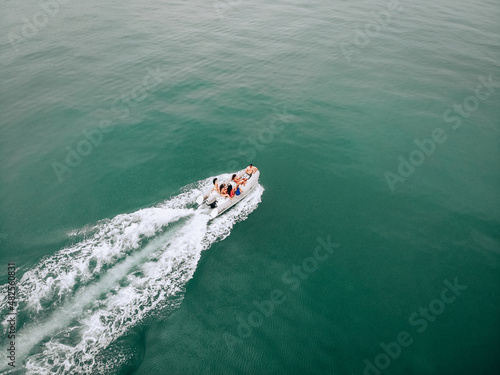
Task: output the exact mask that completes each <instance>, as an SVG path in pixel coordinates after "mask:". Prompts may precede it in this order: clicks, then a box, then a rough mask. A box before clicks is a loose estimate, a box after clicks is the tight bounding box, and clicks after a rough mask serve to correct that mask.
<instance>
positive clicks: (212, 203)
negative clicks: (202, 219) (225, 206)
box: [206, 196, 217, 208]
mask: <svg viewBox="0 0 500 375" xmlns="http://www.w3.org/2000/svg"><path fill="white" fill-rule="evenodd" d="M206 203H207V206H209V207H210V208H215V207H217V197H214V196H211V197H209V198H208V199H207V201H206Z"/></svg>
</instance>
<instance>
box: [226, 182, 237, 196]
mask: <svg viewBox="0 0 500 375" xmlns="http://www.w3.org/2000/svg"><path fill="white" fill-rule="evenodd" d="M235 191H236V189H233V185H229V186H228V187H227V194H228V195H229V198H232V197H234V193H235Z"/></svg>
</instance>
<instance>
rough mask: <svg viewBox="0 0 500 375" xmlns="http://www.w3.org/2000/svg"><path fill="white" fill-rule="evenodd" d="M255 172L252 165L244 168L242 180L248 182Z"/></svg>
mask: <svg viewBox="0 0 500 375" xmlns="http://www.w3.org/2000/svg"><path fill="white" fill-rule="evenodd" d="M255 172H257V167H254V166H253V165H252V164H250V165H249V166H248V167H246V169H245V174H244V175H243V177H242V179H244V180H245V181H248V180H249V179H250V177H252V175H253V174H254V173H255Z"/></svg>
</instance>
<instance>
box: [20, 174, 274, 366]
mask: <svg viewBox="0 0 500 375" xmlns="http://www.w3.org/2000/svg"><path fill="white" fill-rule="evenodd" d="M210 180H211V179H207V180H204V181H201V182H199V183H198V184H197V185H196V186H194V187H191V188H187V189H186V191H185V192H184V193H182V194H180V195H178V196H176V197H173V198H171V199H169V200H168V201H166V202H163V203H162V204H160V205H158V207H155V208H147V209H143V210H139V211H137V212H134V213H132V214H125V215H118V216H117V217H115V218H114V219H111V220H105V221H102V222H100V223H98V225H96V226H95V228H94V234H93V235H92V236H91V237H89V238H87V239H85V240H83V241H82V242H80V243H78V244H75V245H74V246H72V247H71V248H68V249H63V250H61V251H59V252H58V253H56V254H54V255H53V256H51V257H48V258H46V259H44V260H43V261H41V262H40V263H39V264H38V265H37V266H35V267H34V268H33V269H32V270H30V271H28V272H26V273H25V274H24V276H23V277H22V279H21V280H20V283H19V291H20V293H19V295H20V299H21V300H22V301H23V303H24V304H25V305H24V307H23V309H24V311H28V312H29V313H30V314H32V317H33V321H32V323H30V324H28V325H26V326H25V327H23V329H22V330H20V331H19V332H18V335H19V338H20V339H19V343H18V345H17V346H18V348H19V350H21V351H18V353H17V355H18V360H22V359H26V370H27V373H29V374H48V373H51V374H67V373H82V374H91V373H99V374H104V373H108V372H110V371H111V370H110V369H109V368H107V367H106V366H107V365H105V364H103V363H98V362H96V356H97V354H99V353H100V352H102V351H103V350H104V349H105V348H107V347H108V346H109V345H110V344H111V343H112V342H113V341H115V340H116V339H117V338H119V337H121V336H123V335H124V334H125V333H126V332H127V331H128V330H130V328H131V327H133V326H135V325H137V323H139V322H140V321H142V320H143V319H144V318H145V317H147V316H148V315H150V314H154V313H155V312H156V311H158V310H159V309H161V308H164V307H166V306H171V307H175V306H177V305H178V304H179V303H180V301H181V300H182V294H183V292H184V288H185V285H186V283H187V281H188V280H189V279H191V278H192V276H193V274H194V272H195V270H196V266H197V263H198V260H199V258H200V256H201V252H202V251H203V250H204V249H207V248H208V247H210V246H211V244H212V243H214V242H215V241H218V240H220V239H224V238H226V237H227V236H228V235H229V234H230V232H231V228H232V227H233V225H234V224H235V223H236V222H238V221H241V220H244V219H245V218H246V217H247V216H248V214H249V213H250V212H252V211H253V210H254V209H255V208H256V207H257V205H258V204H259V202H260V198H261V195H262V193H263V191H264V189H263V188H262V187H261V186H257V187H256V188H255V190H254V191H253V192H252V193H251V194H250V195H249V196H248V197H246V198H245V199H244V200H242V201H241V202H239V203H238V204H237V205H236V206H234V207H233V208H232V209H231V210H229V211H227V212H226V213H224V214H223V215H221V216H220V217H217V218H216V219H214V220H212V221H210V222H209V220H210V217H209V216H207V215H206V214H205V213H203V212H202V211H200V210H197V211H195V210H194V209H192V208H189V207H190V205H192V202H194V200H195V199H196V197H197V196H198V195H199V194H200V192H201V191H202V190H204V189H205V188H206V187H207V186H209V185H210V183H211V181H210ZM179 220H180V221H179ZM175 222H178V224H177V225H176V224H174V223H175ZM169 225H170V226H172V225H173V226H174V227H173V228H172V229H170V230H169V229H168V228H167V227H168V226H169ZM146 241H148V243H147V244H146V245H145V244H144V243H145V242H146ZM21 291H22V293H21ZM44 339H45V340H47V339H49V340H48V341H47V342H45V343H42V341H43V340H44ZM37 345H38V346H37ZM31 350H35V351H38V353H36V354H33V355H31V356H29V357H28V358H26V356H28V355H29V353H30V351H31Z"/></svg>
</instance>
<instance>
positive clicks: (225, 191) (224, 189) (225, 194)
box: [220, 184, 229, 197]
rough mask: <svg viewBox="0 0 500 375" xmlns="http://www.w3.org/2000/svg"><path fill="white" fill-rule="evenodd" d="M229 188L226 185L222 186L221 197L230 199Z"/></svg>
mask: <svg viewBox="0 0 500 375" xmlns="http://www.w3.org/2000/svg"><path fill="white" fill-rule="evenodd" d="M227 189H228V188H227V187H226V184H221V185H220V195H221V197H229V194H228V193H227Z"/></svg>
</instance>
